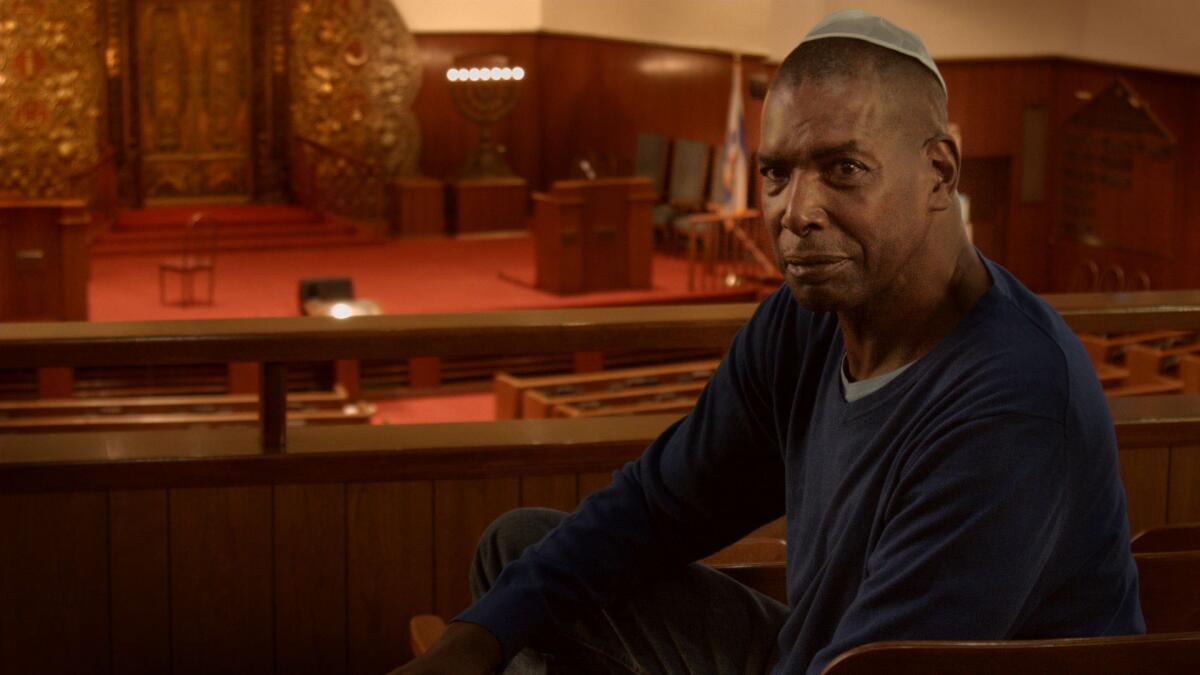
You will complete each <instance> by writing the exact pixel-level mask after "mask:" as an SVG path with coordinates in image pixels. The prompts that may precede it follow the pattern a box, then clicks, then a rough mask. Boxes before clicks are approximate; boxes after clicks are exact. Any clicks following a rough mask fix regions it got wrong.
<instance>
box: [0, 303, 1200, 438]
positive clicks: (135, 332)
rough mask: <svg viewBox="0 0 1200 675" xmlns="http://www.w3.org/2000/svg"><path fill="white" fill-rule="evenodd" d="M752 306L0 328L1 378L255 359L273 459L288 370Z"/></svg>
mask: <svg viewBox="0 0 1200 675" xmlns="http://www.w3.org/2000/svg"><path fill="white" fill-rule="evenodd" d="M1046 299H1047V300H1048V301H1049V302H1050V303H1051V304H1052V305H1054V306H1055V307H1056V308H1057V309H1058V310H1059V311H1060V312H1061V313H1062V314H1063V316H1064V318H1065V319H1066V320H1067V322H1068V323H1069V324H1070V325H1071V327H1072V328H1074V329H1075V330H1077V331H1084V332H1096V333H1105V332H1122V331H1133V330H1137V331H1142V330H1154V329H1157V328H1174V329H1179V330H1200V291H1155V292H1149V293H1124V294H1087V295H1051V296H1046ZM753 310H754V306H753V305H749V304H736V305H684V306H672V307H627V308H600V309H563V310H540V311H518V312H490V313H477V314H425V315H404V316H374V317H356V318H353V319H348V320H344V321H338V320H336V319H328V318H316V317H297V318H279V319H222V320H205V321H186V322H183V321H165V322H129V323H124V322H122V323H107V322H105V323H82V322H81V323H74V322H67V323H49V324H38V323H30V324H14V325H8V326H4V327H3V328H0V369H4V368H30V367H39V368H44V367H64V366H99V365H156V364H186V363H221V362H230V361H237V362H246V361H255V362H260V363H261V364H262V368H261V405H260V410H261V424H262V447H263V449H264V450H266V451H268V452H278V451H281V450H282V449H283V448H284V447H285V446H286V445H287V439H286V435H285V431H286V427H285V417H284V413H285V410H286V387H285V369H284V365H283V364H285V363H287V362H300V361H313V360H331V359H352V358H358V359H381V358H396V357H400V356H405V355H409V356H462V355H497V356H500V355H513V354H569V353H576V352H588V351H603V350H606V349H613V348H621V349H667V348H672V347H680V346H684V345H686V346H689V347H704V348H716V349H721V348H723V347H725V346H726V345H727V344H728V343H729V340H730V339H731V338H732V337H733V334H734V332H736V330H737V329H738V327H740V326H741V325H742V324H743V323H745V322H746V320H747V319H748V318H749V317H750V314H751V313H752V312H753Z"/></svg>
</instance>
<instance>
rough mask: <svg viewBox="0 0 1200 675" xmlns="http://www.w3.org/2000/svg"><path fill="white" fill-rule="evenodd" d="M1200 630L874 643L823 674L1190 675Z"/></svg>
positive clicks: (1199, 651)
mask: <svg viewBox="0 0 1200 675" xmlns="http://www.w3.org/2000/svg"><path fill="white" fill-rule="evenodd" d="M1198 672H1200V633H1178V634H1172V635H1131V636H1124V637H1108V638H1075V639H1066V640H1012V641H996V642H944V641H921V642H876V643H872V644H868V645H863V646H861V647H856V648H854V649H851V650H849V651H847V652H845V653H844V654H842V655H840V656H838V657H837V658H835V659H834V660H833V661H832V662H831V663H830V664H829V665H828V666H826V668H825V670H823V671H822V675H929V674H931V673H938V674H940V673H971V674H972V675H1012V674H1013V673H1020V674H1021V675H1043V674H1044V675H1050V674H1053V675H1128V673H1155V675H1194V674H1195V673H1198Z"/></svg>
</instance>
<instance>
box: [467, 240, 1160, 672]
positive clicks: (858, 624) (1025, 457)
mask: <svg viewBox="0 0 1200 675" xmlns="http://www.w3.org/2000/svg"><path fill="white" fill-rule="evenodd" d="M988 270H989V272H990V273H991V275H992V279H993V282H994V283H993V286H992V287H991V288H990V289H989V290H988V291H987V292H986V293H985V294H984V295H983V296H982V297H981V298H980V299H979V301H978V302H977V303H976V304H975V306H974V307H973V308H972V309H971V310H970V311H969V312H968V314H967V315H966V317H965V318H964V319H963V320H962V322H961V323H960V324H959V325H958V326H957V327H956V329H955V330H954V332H953V333H952V334H951V335H949V336H948V337H947V338H945V339H944V340H943V341H942V342H941V343H939V344H938V345H937V346H936V347H935V348H934V349H933V350H932V351H931V352H929V353H928V354H926V355H925V356H924V357H922V358H921V359H919V360H918V361H917V362H915V363H914V364H913V365H912V366H911V367H909V368H908V369H907V370H905V371H904V372H903V373H902V374H901V375H900V376H899V377H897V378H896V379H895V380H893V381H891V382H890V383H888V384H887V385H886V386H884V387H883V388H882V389H880V390H879V391H877V392H875V393H873V394H871V395H869V396H867V397H865V398H862V399H859V400H857V401H854V402H849V403H848V402H847V401H846V400H845V398H844V395H843V390H842V383H841V379H840V376H839V368H840V367H841V363H842V359H843V356H844V354H845V350H844V347H843V344H842V338H841V332H840V330H839V328H838V325H837V318H836V316H835V315H833V314H828V313H813V312H809V311H807V310H804V309H802V308H800V307H799V306H798V305H797V304H796V303H795V301H794V300H793V299H792V297H791V295H790V293H789V291H788V290H787V289H786V288H781V289H780V290H779V291H777V292H776V293H774V294H773V295H772V296H771V297H769V298H768V299H767V300H765V301H764V302H763V303H762V305H761V306H760V307H759V308H758V310H757V311H756V313H755V314H754V316H753V318H751V320H750V322H749V323H748V324H747V325H746V326H745V327H743V328H742V330H741V331H739V333H738V335H737V336H736V337H735V338H734V341H733V343H732V345H731V346H730V350H729V353H728V354H727V355H726V358H725V359H724V360H723V361H722V363H721V366H720V367H719V368H718V369H717V372H716V373H715V374H714V376H713V378H712V380H711V381H710V383H709V385H708V387H707V388H706V389H705V390H704V392H703V394H702V395H701V397H700V399H699V401H698V402H697V404H696V407H695V409H694V410H693V411H692V412H691V413H690V414H689V415H688V416H687V417H685V418H684V419H683V420H681V421H680V422H678V423H676V424H674V425H673V426H671V427H670V428H669V429H667V430H666V431H665V432H664V433H663V434H662V436H660V437H659V438H658V439H657V440H656V441H655V442H654V443H653V444H652V445H651V446H650V447H649V448H648V449H647V450H646V452H645V453H644V454H643V455H642V457H641V458H639V459H638V460H636V461H634V462H631V463H629V464H628V465H626V466H625V467H624V468H623V469H622V470H621V471H619V472H617V473H616V475H615V478H614V481H613V484H612V485H611V486H610V487H609V488H607V489H605V490H603V491H601V492H599V493H597V494H595V495H593V496H592V497H590V498H589V499H587V500H586V501H585V502H584V503H583V504H581V505H580V507H579V509H578V510H577V511H576V512H575V513H573V514H572V515H570V516H569V517H568V518H567V519H566V520H564V521H563V523H562V524H561V525H560V526H559V527H558V528H556V529H555V530H554V531H553V532H552V533H551V534H549V535H548V536H547V537H546V539H544V540H543V541H542V542H541V543H540V544H539V545H537V546H535V547H532V548H531V549H530V550H529V551H528V552H527V553H526V555H525V556H523V557H522V558H521V559H520V560H518V561H517V562H515V563H513V564H512V565H510V566H509V567H508V568H506V569H505V571H504V572H503V573H502V574H501V575H500V577H499V579H498V580H497V583H496V586H495V587H494V589H493V590H492V591H491V592H490V593H488V594H487V595H486V596H485V597H484V598H483V599H481V600H480V601H479V602H478V603H476V604H475V605H474V606H472V607H471V608H470V609H468V610H467V611H465V612H464V613H463V614H462V615H460V616H459V617H458V618H459V619H460V620H463V621H469V622H472V623H477V624H480V625H482V626H484V627H485V628H487V629H488V630H490V631H491V632H492V633H493V634H495V635H496V636H497V637H498V638H499V639H500V642H501V643H502V644H503V646H504V649H505V653H506V655H507V656H508V657H510V658H511V656H513V655H514V654H515V653H516V651H519V650H520V648H521V647H522V646H523V645H524V644H525V643H526V642H527V640H528V639H529V638H530V636H532V635H536V634H537V632H538V631H539V630H541V629H543V627H546V626H550V625H553V624H555V623H559V622H564V621H569V620H571V619H572V618H573V617H576V616H578V615H579V614H580V613H581V612H583V611H586V610H587V609H589V608H596V607H601V606H603V605H604V604H605V603H606V602H608V601H610V600H611V599H613V598H614V597H619V596H620V594H622V593H626V592H629V591H631V590H634V589H636V587H637V585H639V584H644V583H653V579H654V578H655V577H656V576H658V575H662V574H670V573H671V570H672V569H677V568H678V566H680V565H682V564H684V563H686V562H688V561H692V560H696V559H698V558H701V557H703V556H705V555H708V554H710V553H712V552H714V551H716V550H718V549H720V548H722V547H723V546H726V545H728V544H729V543H731V542H732V541H734V540H736V539H737V538H739V537H741V536H743V535H745V534H746V533H748V532H750V531H751V530H753V529H754V528H755V527H757V526H759V525H761V524H763V523H765V522H767V521H769V520H771V519H773V518H776V517H778V516H779V515H781V514H784V513H786V515H787V531H788V566H787V567H788V600H789V602H788V605H789V607H790V614H789V617H788V619H787V621H786V623H785V624H784V627H783V629H782V630H781V632H780V634H779V636H778V641H779V650H780V655H781V658H780V662H779V664H778V666H777V667H776V668H775V671H774V672H775V673H779V674H785V673H786V674H799V673H805V672H808V673H818V672H820V670H821V669H822V668H824V666H825V665H826V664H828V663H829V661H830V660H832V659H833V658H834V657H836V656H837V655H838V654H840V653H841V652H843V651H845V650H847V649H850V648H852V647H855V646H857V645H861V644H865V643H868V642H875V641H879V640H917V639H944V640H999V639H1035V638H1050V637H1074V636H1099V635H1121V634H1132V633H1140V632H1144V630H1145V627H1144V623H1143V620H1142V616H1141V610H1140V607H1139V605H1138V595H1137V569H1136V567H1135V566H1134V562H1133V558H1132V555H1131V554H1130V551H1129V532H1128V524H1127V521H1126V515H1125V495H1124V491H1123V489H1122V486H1121V482H1120V477H1119V474H1118V467H1117V449H1116V439H1115V436H1114V433H1113V425H1112V420H1111V417H1110V415H1109V412H1108V406H1107V404H1106V401H1105V398H1104V394H1103V392H1102V391H1101V389H1100V386H1099V383H1098V382H1097V380H1096V376H1095V374H1094V371H1093V369H1092V367H1091V364H1090V362H1089V361H1088V359H1087V356H1086V354H1085V353H1084V350H1083V348H1082V347H1081V346H1080V344H1079V342H1078V340H1076V338H1075V336H1074V335H1073V334H1072V333H1071V331H1070V329H1069V328H1068V327H1067V326H1066V325H1065V323H1064V322H1063V321H1062V319H1061V318H1060V317H1059V316H1058V314H1057V313H1056V312H1054V310H1053V309H1051V308H1050V307H1049V306H1047V305H1046V304H1045V303H1043V302H1042V301H1041V300H1040V299H1039V298H1038V297H1037V296H1035V295H1033V294H1032V293H1030V292H1029V291H1028V290H1026V289H1025V288H1024V287H1023V286H1022V285H1021V284H1020V282H1018V281H1017V280H1016V279H1015V278H1014V277H1012V276H1011V275H1010V274H1009V273H1008V272H1007V271H1006V270H1004V269H1003V268H1001V267H1000V266H998V265H995V264H994V263H991V262H988ZM714 611H719V608H714Z"/></svg>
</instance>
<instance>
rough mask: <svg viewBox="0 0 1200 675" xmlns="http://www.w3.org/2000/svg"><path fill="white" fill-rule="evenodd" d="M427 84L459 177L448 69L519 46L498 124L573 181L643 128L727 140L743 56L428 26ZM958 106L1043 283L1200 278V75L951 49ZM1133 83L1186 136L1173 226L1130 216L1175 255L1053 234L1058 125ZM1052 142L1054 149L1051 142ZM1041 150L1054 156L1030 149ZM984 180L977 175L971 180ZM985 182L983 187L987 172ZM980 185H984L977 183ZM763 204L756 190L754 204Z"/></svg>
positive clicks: (973, 159)
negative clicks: (1166, 236)
mask: <svg viewBox="0 0 1200 675" xmlns="http://www.w3.org/2000/svg"><path fill="white" fill-rule="evenodd" d="M417 40H418V44H419V45H420V47H421V51H422V56H423V58H424V61H425V79H424V84H423V85H422V89H421V93H420V95H419V96H418V98H417V103H416V110H417V114H418V115H419V116H420V118H421V123H422V129H423V133H424V151H423V157H422V168H423V170H424V171H425V172H426V173H427V174H429V175H430V176H433V177H436V178H443V179H444V178H449V177H452V176H453V174H454V172H455V171H457V169H458V167H459V166H460V164H461V163H462V162H463V161H464V160H465V158H466V156H467V152H468V151H469V150H470V149H471V147H473V144H474V143H475V139H476V138H477V131H476V129H475V128H474V126H473V125H472V124H470V123H468V122H467V121H465V120H464V119H462V117H461V116H460V115H459V114H458V113H457V112H456V111H455V110H454V108H453V105H452V104H451V100H450V95H449V89H448V83H447V82H446V79H445V69H446V68H447V67H448V66H449V65H450V64H451V63H452V62H453V59H454V57H455V56H456V55H466V54H475V53H480V52H500V53H504V54H508V55H509V57H510V58H511V59H512V60H513V61H514V62H516V63H520V64H522V65H524V66H525V67H526V69H527V71H528V73H529V76H528V78H527V80H526V82H525V87H524V90H523V92H522V99H521V102H520V103H519V104H518V105H517V108H516V110H515V111H514V112H513V114H512V116H510V117H509V118H508V119H507V120H505V121H504V122H502V123H501V124H500V125H499V127H498V129H497V135H498V138H499V139H500V140H501V141H502V142H503V143H505V144H506V145H507V147H508V148H509V158H510V162H511V164H512V166H513V168H514V170H515V171H516V172H517V173H518V174H520V175H521V176H523V177H525V178H526V179H528V180H529V182H530V185H531V187H533V188H534V189H546V187H547V186H548V185H549V183H550V182H552V181H554V180H558V179H563V178H569V177H571V176H572V172H573V166H574V162H575V161H576V160H578V159H579V158H580V157H585V156H586V157H589V158H590V159H592V160H593V161H594V162H597V163H598V164H599V167H598V168H599V169H600V170H601V171H606V172H614V173H628V172H630V171H631V170H632V167H633V157H634V149H635V142H636V137H637V134H638V133H641V132H654V133H660V134H663V135H666V136H668V137H670V138H695V139H699V140H703V141H705V142H707V143H710V144H713V145H716V144H718V143H719V142H720V141H721V139H722V137H723V134H724V128H725V114H726V107H727V105H728V100H729V99H728V96H729V85H730V73H731V63H732V59H731V56H730V55H729V54H728V53H723V52H717V51H706V50H698V49H686V48H679V47H666V46H661V45H651V44H644V43H637V42H625V41H619V40H609V39H602V38H592V37H583V36H573V35H561V34H552V33H520V34H510V35H497V34H487V35H483V34H423V35H418V36H417ZM939 65H940V67H941V69H942V73H943V75H944V76H945V78H946V82H947V85H948V86H949V89H950V117H951V120H952V121H954V122H957V123H958V124H959V125H960V127H961V128H962V131H963V136H964V146H965V148H964V149H965V158H966V167H965V170H966V171H967V172H970V171H971V170H972V166H975V169H974V170H975V171H976V172H979V173H981V174H984V176H983V177H981V178H980V180H986V181H989V182H995V180H996V177H997V176H998V177H999V178H1001V179H1006V180H1004V185H1003V186H1002V189H1003V190H1004V191H1005V192H1004V194H1003V195H999V196H1002V197H1004V198H1003V199H997V195H994V194H991V192H990V191H989V193H988V194H987V195H981V198H980V199H979V200H978V201H977V202H976V206H977V207H979V208H978V209H977V210H976V211H975V216H976V220H977V221H978V224H979V226H980V242H979V243H980V247H981V248H982V249H983V250H984V252H985V253H986V254H988V255H989V256H991V257H993V258H994V259H996V260H997V261H999V262H1000V263H1002V264H1004V265H1005V266H1006V267H1008V268H1009V269H1011V270H1012V271H1013V272H1014V273H1016V274H1017V276H1018V277H1020V278H1021V279H1022V280H1023V281H1024V282H1025V283H1026V284H1027V285H1029V286H1030V287H1031V288H1032V289H1034V290H1035V291H1038V292H1049V291H1068V290H1070V283H1071V280H1072V277H1073V274H1074V269H1075V267H1076V265H1077V264H1078V263H1079V261H1080V260H1082V259H1085V258H1090V259H1094V260H1096V261H1098V262H1100V263H1101V264H1119V265H1121V266H1122V267H1123V268H1125V270H1126V272H1127V274H1128V275H1130V276H1132V274H1133V273H1135V272H1136V271H1146V272H1147V274H1148V275H1149V276H1150V278H1151V280H1152V282H1153V284H1154V288H1156V289H1158V288H1196V287H1200V265H1197V264H1195V263H1194V262H1192V261H1195V260H1197V259H1200V191H1197V190H1194V189H1191V186H1194V185H1196V184H1200V127H1198V126H1197V124H1196V123H1195V120H1196V119H1198V118H1200V77H1195V76H1188V75H1177V74H1170V73H1161V72H1153V71H1146V70H1139V69H1135V68H1120V67H1116V66H1109V65H1100V64H1089V63H1081V62H1077V61H1068V60H1064V59H1056V58H1041V59H1004V60H957V61H956V60H944V61H942V62H941V63H940V64H939ZM743 66H744V75H745V78H746V79H747V81H748V80H749V79H750V78H751V77H752V76H755V75H761V76H767V75H769V74H770V73H771V72H772V70H773V66H771V65H770V64H766V63H764V62H763V60H762V59H761V58H758V57H751V58H746V59H744V60H743ZM1117 77H1120V78H1122V79H1124V80H1125V81H1126V82H1128V83H1129V84H1130V85H1131V86H1132V88H1133V89H1134V91H1136V92H1137V93H1138V94H1139V95H1141V96H1142V97H1143V98H1144V99H1145V101H1146V102H1147V103H1148V104H1149V105H1150V108H1151V109H1152V110H1153V111H1154V114H1155V115H1157V116H1158V117H1159V119H1161V120H1162V122H1163V124H1164V125H1165V126H1166V127H1167V128H1169V129H1170V130H1171V131H1172V132H1173V133H1174V134H1175V135H1176V138H1177V140H1178V143H1179V145H1178V149H1177V157H1178V171H1177V175H1176V178H1175V183H1174V186H1173V188H1174V189H1173V190H1170V191H1168V190H1166V189H1164V190H1163V194H1164V195H1166V194H1168V192H1170V193H1172V194H1173V195H1174V197H1173V199H1175V202H1176V203H1175V208H1174V209H1173V212H1174V214H1175V221H1174V222H1172V223H1158V222H1144V223H1131V224H1130V226H1131V227H1139V228H1166V229H1169V230H1171V234H1170V236H1171V238H1172V242H1173V244H1174V246H1173V250H1174V251H1175V254H1174V255H1173V256H1171V257H1169V258H1167V257H1155V256H1152V255H1151V256H1148V255H1144V254H1137V253H1131V252H1125V251H1114V250H1108V249H1097V248H1089V247H1085V246H1083V245H1081V244H1077V243H1075V242H1074V241H1058V242H1053V241H1052V240H1053V239H1054V237H1055V233H1056V231H1057V221H1058V219H1059V215H1058V214H1059V211H1060V209H1059V206H1060V204H1059V201H1058V200H1059V199H1060V182H1061V181H1060V172H1061V166H1060V163H1059V157H1060V156H1061V131H1062V125H1063V123H1064V122H1065V120H1066V119H1067V118H1069V117H1070V115H1071V114H1072V113H1074V112H1075V111H1076V110H1078V109H1079V107H1080V106H1081V105H1083V104H1084V103H1085V101H1082V100H1081V99H1079V98H1078V97H1077V96H1076V92H1078V91H1088V92H1091V93H1096V92H1098V91H1099V90H1100V89H1102V88H1104V87H1105V86H1107V85H1108V84H1109V83H1111V82H1112V81H1113V80H1114V79H1115V78H1117ZM743 103H744V105H745V110H746V135H747V142H748V144H749V146H750V148H751V150H752V151H753V149H754V148H756V147H757V146H758V139H759V115H760V112H761V101H759V100H755V99H753V98H751V97H749V96H748V95H746V96H745V97H744V99H743ZM1030 109H1038V110H1041V111H1044V114H1045V115H1046V116H1047V118H1048V124H1049V133H1048V135H1047V140H1046V142H1045V143H1043V144H1038V143H1033V144H1032V145H1031V144H1029V143H1028V142H1027V141H1026V132H1025V123H1024V119H1025V114H1026V111H1027V110H1030ZM1039 145H1043V146H1044V147H1042V148H1040V149H1039V148H1038V146H1039ZM1035 153H1041V155H1042V156H1044V157H1045V160H1044V161H1037V157H1033V156H1027V155H1031V154H1035ZM1036 172H1041V173H1042V175H1043V177H1044V191H1043V194H1042V196H1041V197H1039V198H1035V199H1030V198H1028V196H1027V197H1026V198H1025V199H1023V198H1022V181H1023V180H1027V179H1029V178H1030V176H1027V175H1026V174H1027V173H1036ZM970 184H971V178H970V177H967V178H966V179H964V185H970ZM976 185H978V183H976ZM975 191H976V193H977V194H979V193H980V192H981V190H980V189H979V188H978V187H976V188H975ZM756 200H757V196H756V195H753V196H752V197H751V201H752V202H754V201H756Z"/></svg>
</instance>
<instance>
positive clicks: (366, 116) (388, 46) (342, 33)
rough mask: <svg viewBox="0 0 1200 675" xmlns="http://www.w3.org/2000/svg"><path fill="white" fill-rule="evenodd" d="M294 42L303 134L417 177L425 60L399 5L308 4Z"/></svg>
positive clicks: (387, 0)
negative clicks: (418, 106)
mask: <svg viewBox="0 0 1200 675" xmlns="http://www.w3.org/2000/svg"><path fill="white" fill-rule="evenodd" d="M291 40H292V54H291V60H290V61H291V65H290V78H289V80H290V84H291V92H292V125H293V129H294V131H295V133H297V134H299V135H301V136H304V137H306V138H309V139H311V140H314V141H316V142H318V143H321V144H322V145H326V146H329V147H332V148H336V149H337V150H339V151H341V152H345V153H346V154H348V155H351V156H353V157H356V158H360V159H362V160H365V161H367V162H369V163H370V164H372V165H374V166H376V167H378V168H380V169H382V170H383V171H384V172H385V173H386V174H388V175H391V176H397V175H411V174H415V173H416V172H417V162H418V159H419V157H420V152H421V147H420V144H421V133H420V127H419V125H418V123H417V118H416V115H414V114H413V112H412V105H413V100H414V99H415V98H416V95H417V90H418V89H419V88H420V85H421V63H420V55H419V54H418V52H417V46H416V41H415V40H414V39H413V37H412V34H411V33H409V31H408V28H407V27H406V26H405V24H404V20H403V19H402V18H401V17H400V15H399V13H398V12H397V11H396V8H395V6H394V5H393V4H392V2H391V0H300V1H299V2H297V3H296V4H295V5H294V6H293V7H292V25H291Z"/></svg>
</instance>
